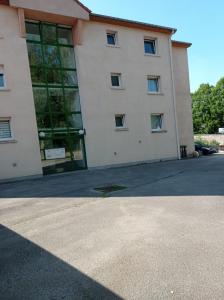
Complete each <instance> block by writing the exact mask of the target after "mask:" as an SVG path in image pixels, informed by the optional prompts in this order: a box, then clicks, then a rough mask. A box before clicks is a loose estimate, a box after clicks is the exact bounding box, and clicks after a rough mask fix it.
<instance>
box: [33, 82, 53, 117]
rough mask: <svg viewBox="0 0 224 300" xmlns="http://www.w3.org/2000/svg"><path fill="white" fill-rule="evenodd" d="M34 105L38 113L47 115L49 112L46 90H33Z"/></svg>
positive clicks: (35, 88) (37, 88)
mask: <svg viewBox="0 0 224 300" xmlns="http://www.w3.org/2000/svg"><path fill="white" fill-rule="evenodd" d="M33 95H34V103H35V108H36V112H37V113H46V112H48V111H49V107H48V102H47V89H46V88H39V87H34V88H33Z"/></svg>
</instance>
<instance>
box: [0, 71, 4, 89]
mask: <svg viewBox="0 0 224 300" xmlns="http://www.w3.org/2000/svg"><path fill="white" fill-rule="evenodd" d="M3 88H5V74H4V70H3V67H2V66H0V89H3Z"/></svg>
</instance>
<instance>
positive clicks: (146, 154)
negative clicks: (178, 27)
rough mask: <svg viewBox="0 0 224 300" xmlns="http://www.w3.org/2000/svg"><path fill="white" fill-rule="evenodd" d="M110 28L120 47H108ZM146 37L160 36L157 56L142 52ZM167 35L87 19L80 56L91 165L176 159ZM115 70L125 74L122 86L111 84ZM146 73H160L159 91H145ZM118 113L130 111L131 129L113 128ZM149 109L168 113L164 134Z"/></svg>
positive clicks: (82, 93) (129, 122) (77, 51)
mask: <svg viewBox="0 0 224 300" xmlns="http://www.w3.org/2000/svg"><path fill="white" fill-rule="evenodd" d="M106 30H113V31H117V32H118V39H119V45H120V47H117V48H112V47H108V46H106ZM145 36H146V37H156V38H158V47H159V56H156V57H152V56H145V55H144V37H145ZM169 38H170V37H169V36H168V35H166V34H159V33H155V32H147V31H142V30H138V29H132V28H125V27H119V26H115V25H107V24H101V23H97V22H85V25H84V28H83V45H82V46H76V59H77V67H78V75H79V88H80V95H81V105H82V114H83V121H84V126H85V128H86V132H87V135H86V149H87V160H88V166H89V167H97V166H104V165H113V164H123V163H130V162H140V161H148V160H158V159H165V158H167V159H168V158H177V157H178V153H177V140H176V133H175V115H174V102H173V101H174V98H173V88H172V80H171V65H170V56H169ZM111 72H115V73H122V81H123V86H124V89H123V90H113V89H111V88H110V73H111ZM147 75H158V76H161V84H162V94H161V95H148V94H147ZM119 113H124V114H126V118H127V127H128V129H129V130H128V131H122V132H117V131H115V122H114V115H115V114H119ZM151 113H164V115H165V129H166V130H167V132H166V133H152V132H151V122H150V115H151ZM115 152H116V153H117V155H115V154H114V153H115Z"/></svg>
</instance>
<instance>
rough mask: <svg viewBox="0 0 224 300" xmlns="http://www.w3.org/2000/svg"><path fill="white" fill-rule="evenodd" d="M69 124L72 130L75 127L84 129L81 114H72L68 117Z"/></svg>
mask: <svg viewBox="0 0 224 300" xmlns="http://www.w3.org/2000/svg"><path fill="white" fill-rule="evenodd" d="M68 125H69V129H70V131H72V130H75V129H82V128H83V125H82V116H81V114H72V115H70V116H69V117H68Z"/></svg>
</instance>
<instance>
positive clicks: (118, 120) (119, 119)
mask: <svg viewBox="0 0 224 300" xmlns="http://www.w3.org/2000/svg"><path fill="white" fill-rule="evenodd" d="M115 123H116V127H124V115H120V116H115Z"/></svg>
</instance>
